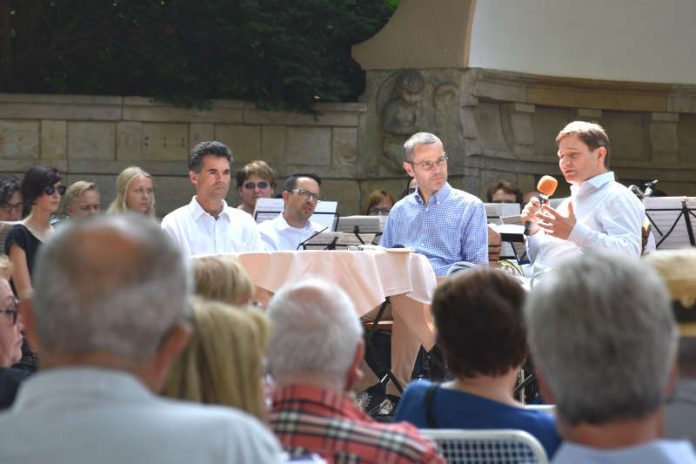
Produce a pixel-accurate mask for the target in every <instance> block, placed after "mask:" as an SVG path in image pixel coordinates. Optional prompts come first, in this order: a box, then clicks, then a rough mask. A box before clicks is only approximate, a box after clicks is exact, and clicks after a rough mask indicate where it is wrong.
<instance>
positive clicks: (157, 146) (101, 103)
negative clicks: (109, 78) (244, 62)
mask: <svg viewBox="0 0 696 464" xmlns="http://www.w3.org/2000/svg"><path fill="white" fill-rule="evenodd" d="M317 109H318V110H319V111H320V112H321V116H319V117H316V118H315V117H313V116H309V115H298V114H291V113H278V112H269V111H261V110H258V109H256V108H255V107H254V106H253V105H251V104H248V103H244V102H237V101H215V102H214V103H213V108H212V109H211V110H200V111H199V110H192V109H181V108H174V107H172V106H170V105H166V104H163V103H159V102H154V101H152V100H151V99H147V98H140V97H104V96H67V95H16V94H0V172H3V173H14V174H18V175H21V174H22V173H23V172H24V171H26V170H27V169H28V168H29V167H30V166H32V165H34V164H39V163H41V164H50V165H53V166H56V167H58V168H59V169H60V170H61V171H62V172H64V173H65V174H66V177H67V179H66V183H71V182H73V181H75V180H79V179H87V180H92V181H95V182H97V184H98V185H99V189H100V191H101V192H102V203H103V204H102V206H103V207H106V206H108V203H109V202H110V201H111V200H112V199H113V197H114V195H115V193H114V190H115V187H114V184H115V177H116V176H117V175H118V173H119V172H120V171H121V170H122V169H124V168H125V167H128V166H130V165H138V166H141V167H142V168H143V169H145V170H147V171H148V172H150V173H151V174H153V175H154V177H155V193H156V197H157V212H158V215H160V216H163V215H164V214H166V213H167V212H169V211H171V210H172V209H174V208H176V207H178V206H180V205H181V204H184V203H187V202H188V201H189V200H190V197H191V195H192V194H193V187H192V186H191V184H190V182H189V180H188V169H187V166H186V157H187V154H188V153H189V151H190V148H191V147H192V146H193V145H194V144H196V143H197V142H199V141H201V140H211V139H215V140H220V141H222V142H224V143H226V144H227V145H229V146H230V148H231V149H232V151H233V153H234V163H233V170H236V169H237V168H239V167H240V166H242V165H244V164H245V163H246V162H248V161H251V160H254V159H263V160H266V161H267V162H269V163H270V164H271V166H273V167H274V169H275V170H276V172H277V174H278V178H279V180H281V181H282V179H283V178H284V177H286V176H287V175H289V174H292V173H293V172H297V171H312V172H315V173H317V174H319V175H320V176H322V177H324V178H325V179H326V182H325V184H324V185H323V188H322V193H323V196H324V197H325V198H327V199H332V200H338V201H339V202H340V205H341V206H340V209H341V211H342V213H343V214H354V213H356V212H357V211H358V209H359V204H360V201H361V198H362V197H361V195H362V194H361V182H360V181H359V180H357V179H359V178H360V176H359V175H358V174H359V173H358V151H357V150H358V138H359V127H360V124H361V120H362V117H363V115H364V114H365V105H364V104H362V103H344V104H321V105H318V107H317ZM228 202H230V203H231V204H235V205H236V204H237V203H238V197H237V194H236V189H235V188H234V185H233V186H232V188H231V189H230V195H229V197H228Z"/></svg>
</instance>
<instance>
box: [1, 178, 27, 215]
mask: <svg viewBox="0 0 696 464" xmlns="http://www.w3.org/2000/svg"><path fill="white" fill-rule="evenodd" d="M20 185H21V181H20V180H19V178H18V177H16V176H12V175H8V174H2V175H0V221H10V222H11V221H20V220H21V219H22V209H23V204H22V192H20Z"/></svg>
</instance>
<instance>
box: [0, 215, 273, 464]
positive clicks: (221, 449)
mask: <svg viewBox="0 0 696 464" xmlns="http://www.w3.org/2000/svg"><path fill="white" fill-rule="evenodd" d="M105 244H108V246H105ZM188 276H189V274H188V272H187V269H186V265H185V261H184V260H183V257H182V255H181V253H180V252H179V250H178V249H177V247H176V246H175V244H174V243H172V242H171V241H170V240H169V239H167V237H166V236H165V235H164V234H163V233H162V232H161V231H160V230H159V227H158V226H157V224H156V223H155V222H154V221H151V220H149V219H146V218H144V217H143V216H142V215H132V214H131V215H111V216H109V215H105V216H94V217H92V218H88V219H85V220H84V221H74V222H69V223H68V224H67V225H65V226H64V227H61V228H60V229H59V230H58V231H57V232H56V233H55V235H54V236H53V237H52V238H51V240H50V241H48V242H47V243H46V245H45V248H44V249H43V250H42V252H41V254H40V255H39V259H38V263H37V268H36V286H35V291H34V297H33V301H29V300H24V301H22V304H21V306H22V308H21V310H22V316H23V317H24V319H23V320H24V322H25V326H26V329H27V334H28V336H29V338H30V339H32V341H33V342H34V343H35V344H36V346H38V347H39V349H40V351H41V355H42V372H41V373H39V374H37V375H35V376H33V377H32V378H30V379H28V380H27V381H26V382H25V383H24V385H23V386H22V388H21V389H20V391H19V392H18V394H17V398H16V400H15V403H14V404H13V406H12V408H11V409H10V410H9V411H8V412H7V413H3V414H0V429H2V430H3V433H2V435H0V462H23V463H31V462H36V463H39V462H46V461H50V462H52V463H59V464H60V463H76V462H100V463H123V462H148V463H168V464H171V463H186V464H190V463H192V462H196V463H205V462H209V463H213V462H214V463H220V462H230V463H231V462H235V463H237V462H277V461H278V459H277V456H278V452H279V448H278V447H277V446H278V445H277V442H276V440H275V439H274V438H273V436H272V435H271V434H270V433H269V432H268V431H266V430H265V428H264V427H263V426H262V425H261V424H260V423H259V422H258V421H257V420H255V419H254V418H252V417H250V416H248V415H246V414H244V413H241V412H237V411H234V410H232V409H229V408H218V407H210V406H209V407H206V408H203V407H201V406H199V405H194V404H187V403H179V402H175V401H172V400H164V399H161V398H159V397H158V396H156V395H155V394H154V392H158V391H159V390H160V389H161V387H162V385H163V384H164V381H165V378H166V375H167V372H168V370H169V367H170V365H171V364H172V362H173V361H174V359H175V358H176V356H177V355H178V354H179V352H180V350H181V349H182V348H183V347H184V345H185V344H186V342H187V340H188V337H189V334H190V329H189V327H188V325H187V323H186V322H185V319H186V312H187V307H188V306H187V301H188V297H189V289H190V284H189V278H188ZM44 369H45V370H44ZM27 437H32V440H31V443H29V444H28V443H27V441H26V440H27Z"/></svg>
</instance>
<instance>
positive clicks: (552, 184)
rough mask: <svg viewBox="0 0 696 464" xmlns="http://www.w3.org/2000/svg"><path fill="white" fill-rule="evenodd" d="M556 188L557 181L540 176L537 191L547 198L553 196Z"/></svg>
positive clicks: (549, 177)
mask: <svg viewBox="0 0 696 464" xmlns="http://www.w3.org/2000/svg"><path fill="white" fill-rule="evenodd" d="M556 187H558V181H557V180H556V179H555V178H554V177H551V176H542V177H541V179H539V183H537V190H538V191H539V192H541V193H543V194H544V195H546V196H547V197H550V196H551V195H553V194H554V192H555V191H556Z"/></svg>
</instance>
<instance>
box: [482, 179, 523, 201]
mask: <svg viewBox="0 0 696 464" xmlns="http://www.w3.org/2000/svg"><path fill="white" fill-rule="evenodd" d="M486 201H487V202H488V203H519V204H522V190H520V189H519V187H517V186H516V185H515V184H513V183H512V182H510V181H509V180H505V179H502V180H500V181H498V183H496V184H493V185H491V186H490V187H488V191H487V192H486Z"/></svg>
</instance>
